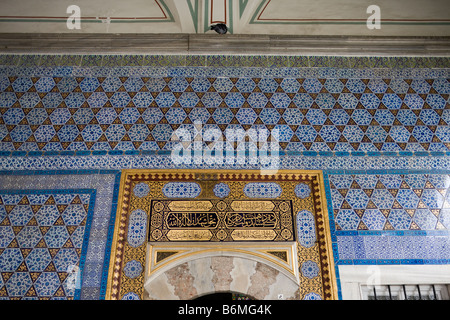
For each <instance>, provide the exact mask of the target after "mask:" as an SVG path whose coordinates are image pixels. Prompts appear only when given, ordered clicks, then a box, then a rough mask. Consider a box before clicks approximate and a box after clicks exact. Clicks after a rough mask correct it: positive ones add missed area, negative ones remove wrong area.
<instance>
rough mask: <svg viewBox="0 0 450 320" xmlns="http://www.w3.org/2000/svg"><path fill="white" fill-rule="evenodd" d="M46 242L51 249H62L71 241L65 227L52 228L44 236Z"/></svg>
mask: <svg viewBox="0 0 450 320" xmlns="http://www.w3.org/2000/svg"><path fill="white" fill-rule="evenodd" d="M44 239H45V242H46V243H47V246H48V247H49V248H61V247H62V246H63V245H64V244H65V243H66V241H67V239H69V234H68V232H67V229H66V227H65V226H52V227H50V229H49V230H48V231H47V233H46V234H45V235H44Z"/></svg>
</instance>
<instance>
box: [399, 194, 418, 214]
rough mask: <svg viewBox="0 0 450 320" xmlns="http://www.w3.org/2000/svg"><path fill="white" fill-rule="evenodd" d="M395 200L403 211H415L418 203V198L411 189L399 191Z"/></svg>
mask: <svg viewBox="0 0 450 320" xmlns="http://www.w3.org/2000/svg"><path fill="white" fill-rule="evenodd" d="M396 200H397V201H398V203H400V205H401V206H402V207H403V208H404V209H415V208H417V204H418V203H419V198H418V197H417V195H416V194H415V193H414V191H412V190H411V189H400V190H399V191H398V193H397V196H396Z"/></svg>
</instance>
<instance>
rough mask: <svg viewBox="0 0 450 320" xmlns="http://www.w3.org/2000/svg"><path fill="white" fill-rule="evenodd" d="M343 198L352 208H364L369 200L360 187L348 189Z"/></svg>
mask: <svg viewBox="0 0 450 320" xmlns="http://www.w3.org/2000/svg"><path fill="white" fill-rule="evenodd" d="M345 199H346V200H347V202H348V203H349V204H350V206H351V207H352V208H353V209H365V208H366V206H367V203H368V202H369V197H368V196H367V194H366V193H365V192H364V191H363V190H361V189H350V190H349V191H348V193H347V195H346V196H345Z"/></svg>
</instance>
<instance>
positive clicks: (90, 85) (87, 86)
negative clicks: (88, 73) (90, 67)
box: [80, 78, 100, 92]
mask: <svg viewBox="0 0 450 320" xmlns="http://www.w3.org/2000/svg"><path fill="white" fill-rule="evenodd" d="M99 85H100V83H99V82H98V80H97V78H84V79H83V80H82V81H81V82H80V89H81V91H83V92H94V91H95V90H96V89H97V88H98V87H99Z"/></svg>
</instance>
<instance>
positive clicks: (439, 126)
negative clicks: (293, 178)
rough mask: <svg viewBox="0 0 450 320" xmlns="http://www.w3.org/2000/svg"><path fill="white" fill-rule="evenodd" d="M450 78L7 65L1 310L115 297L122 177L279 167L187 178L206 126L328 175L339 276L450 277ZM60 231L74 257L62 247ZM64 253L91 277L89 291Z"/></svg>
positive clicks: (429, 67) (391, 72) (387, 69)
mask: <svg viewBox="0 0 450 320" xmlns="http://www.w3.org/2000/svg"><path fill="white" fill-rule="evenodd" d="M449 67H450V61H449V59H448V58H441V57H328V56H317V57H313V56H310V57H307V56H206V55H205V56H194V55H188V56H177V55H171V56H142V55H0V170H3V171H2V175H1V176H0V184H1V190H0V200H1V201H2V203H0V210H1V211H0V219H2V221H0V227H1V228H2V230H6V231H4V232H2V234H1V237H0V268H1V270H0V272H2V278H1V279H0V281H2V282H0V297H9V296H14V295H17V297H20V296H25V295H28V296H30V297H50V296H53V295H54V296H63V297H68V298H71V297H73V298H92V299H99V298H102V297H104V288H103V286H104V285H105V282H104V277H105V272H106V271H105V270H107V266H106V265H107V264H106V260H107V258H108V254H107V252H108V250H109V248H108V241H109V240H108V239H109V238H108V237H110V229H108V227H107V226H110V222H111V219H112V218H111V212H112V211H114V210H115V207H114V206H115V200H114V199H115V197H116V195H115V192H117V191H114V190H115V187H114V186H115V185H116V186H117V185H118V180H117V179H118V176H119V174H120V170H122V169H132V168H136V169H149V168H164V169H167V168H191V169H202V168H217V169H259V168H261V166H262V167H265V164H261V163H259V162H258V161H257V162H253V161H252V159H251V158H249V157H245V158H244V161H243V162H231V163H230V162H220V163H217V162H216V163H213V164H211V163H208V162H206V161H205V159H204V158H202V157H198V156H197V157H195V155H194V158H193V161H191V162H189V163H184V164H176V163H174V162H173V161H172V158H171V156H170V153H171V150H172V149H173V147H174V145H175V144H176V143H178V142H177V141H171V138H172V136H173V135H172V134H173V132H175V131H176V130H177V129H179V128H184V129H187V131H188V132H191V133H192V134H194V133H195V132H196V131H195V130H197V132H198V131H199V129H198V126H199V125H200V132H205V131H206V130H208V129H211V128H216V129H218V130H219V132H221V133H223V134H224V136H225V133H226V130H227V129H229V130H235V132H243V133H245V132H246V133H247V135H248V136H249V139H248V144H249V145H255V143H256V140H257V139H256V138H255V132H256V134H257V135H261V133H262V132H269V133H270V132H276V131H277V132H278V133H279V136H278V141H279V148H280V150H279V160H280V163H279V168H280V169H302V170H323V172H324V176H325V188H326V190H325V191H326V195H327V202H328V209H329V213H330V221H331V224H330V228H331V231H332V239H331V240H332V244H333V249H334V258H335V263H336V265H337V266H338V265H340V264H358V263H359V264H361V263H363V264H378V263H389V264H391V263H392V264H394V263H395V264H402V263H407V264H448V263H449V259H450V248H449V246H450V244H449V231H448V230H449V227H450V222H449V219H450V216H449V212H450V205H449V204H450V195H449V194H448V192H447V190H448V186H449V184H450V182H449V174H450V157H449V155H450V129H449V128H450V126H449V125H448V124H449V122H450V106H449V101H450V100H449V96H450V83H449V73H448V71H449ZM196 126H197V127H196ZM251 129H254V130H253V131H252V130H251ZM239 130H241V131H239ZM265 130H267V131H265ZM193 136H194V135H193ZM203 146H204V147H206V146H207V144H206V143H205V142H204V141H203ZM90 170H94V171H90ZM90 173H94V174H93V175H91V174H90ZM102 179H106V180H105V181H107V182H105V184H103V183H101V181H103V180H102ZM37 181H39V182H37ZM82 181H85V182H82ZM86 181H90V182H86ZM107 186H108V187H107ZM105 188H106V189H105ZM108 188H109V189H108ZM100 190H102V191H101V192H100ZM19 198H20V199H19ZM49 199H52V200H51V201H50V202H51V203H50V202H49V203H47V201H49ZM74 201H75V202H76V203H75V202H74ZM72 202H73V203H72ZM101 204H107V206H106V207H107V209H105V208H106V207H105V208H104V207H103V206H101ZM55 208H56V209H55ZM96 208H97V209H96ZM46 210H47V211H46ZM67 210H68V211H67ZM97 210H99V211H97ZM44 211H45V212H48V213H47V215H46V216H45V217H46V218H45V219H44V218H42V217H41V214H42V213H43V212H44ZM16 212H23V213H24V214H25V216H24V217H23V218H22V217H21V218H20V219H25V220H27V219H28V218H29V219H28V220H27V221H25V220H20V219H14V216H15V213H16ZM69 212H70V214H71V215H72V216H71V217H73V219H74V221H76V223H75V222H70V223H69V222H67V221H66V220H67V219H66V220H65V217H66V216H67V215H68V213H69ZM11 215H12V217H11ZM5 217H7V219H5ZM55 217H56V220H54V221H53V220H52V219H53V218H55ZM82 217H83V219H81V218H82ZM100 217H102V219H103V220H102V219H100ZM50 220H51V221H50ZM79 220H81V222H80V221H79ZM100 220H101V221H102V222H100ZM107 221H109V222H107ZM72 223H73V224H72ZM99 225H101V226H102V227H100V226H99ZM52 230H63V231H61V232H62V233H63V234H64V235H65V236H64V237H63V238H64V239H66V238H67V240H66V241H65V242H64V244H62V245H61V246H60V245H55V246H56V247H52V244H51V241H50V243H49V241H47V239H46V235H48V232H53V231H52ZM77 230H79V231H77ZM107 230H109V231H107ZM25 231H27V232H29V233H27V237H26V240H24V235H23V234H24V233H25ZM62 233H61V234H62ZM50 234H51V233H50ZM47 238H49V236H47ZM68 240H70V243H68V244H67V246H69V248H65V247H64V245H65V244H66V243H67V241H68ZM7 243H8V244H7ZM61 243H62V240H61ZM86 243H89V245H88V247H87V248H88V249H87V251H86V249H83V247H84V245H85V244H86ZM25 244H26V245H25ZM63 247H64V248H63ZM94 248H96V249H94ZM63 249H64V250H65V251H61V250H63ZM58 250H59V251H58ZM90 250H94V251H95V250H96V251H95V252H96V253H95V254H94V253H92V255H90ZM19 251H20V252H21V256H19V255H15V256H17V257H19V258H16V260H14V262H8V263H6V262H5V261H6V260H7V258H6V257H7V255H8V254H12V253H18V252H19ZM39 252H41V254H42V258H41V260H42V261H44V262H40V263H35V264H33V262H32V261H37V260H36V259H37V258H33V257H35V256H37V255H38V253H39ZM59 252H63V253H64V252H71V254H72V255H71V257H72V258H73V263H72V264H77V263H78V265H79V266H81V267H83V266H84V268H82V269H83V270H82V271H81V272H83V275H86V276H84V277H83V283H81V285H78V286H77V285H76V284H75V285H71V284H69V280H70V279H73V277H72V278H71V275H70V274H69V272H67V266H66V264H67V263H68V262H65V263H66V264H63V265H59V264H58V263H59V262H58V261H59V260H58V259H59V257H60V256H62V255H63V253H59ZM74 253H76V256H75V254H74ZM105 253H106V254H105ZM2 256H3V258H2ZM67 257H69V254H67ZM67 259H69V258H67ZM2 261H3V262H2ZM8 261H9V260H8ZM11 261H12V260H11ZM47 262H48V264H46V263H47ZM83 263H84V265H83ZM44 264H46V265H45V266H44ZM13 267H15V268H16V269H14V268H13ZM64 268H65V271H64V270H63V269H64ZM13 269H14V270H13ZM64 272H66V273H67V274H63V273H64ZM41 277H42V280H39V279H41ZM45 277H48V279H49V280H48V281H49V283H52V286H53V287H52V288H54V289H55V291H54V292H53V293H52V295H49V294H50V293H49V292H44V291H42V290H41V289H42V287H40V285H39V284H40V283H41V282H42V281H44V278H45ZM20 279H22V280H24V282H22V283H26V284H27V285H25V284H24V285H23V286H22V287H20V288H19V286H15V287H14V289H12V287H11V288H9V287H8V286H12V284H13V283H17V281H19V280H20ZM52 279H53V280H52ZM67 279H69V280H67ZM14 281H15V282H14ZM68 284H69V287H70V288H75V289H73V290H72V289H69V288H68V287H67V285H68ZM52 290H53V289H52ZM62 291H64V294H61V292H62Z"/></svg>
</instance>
